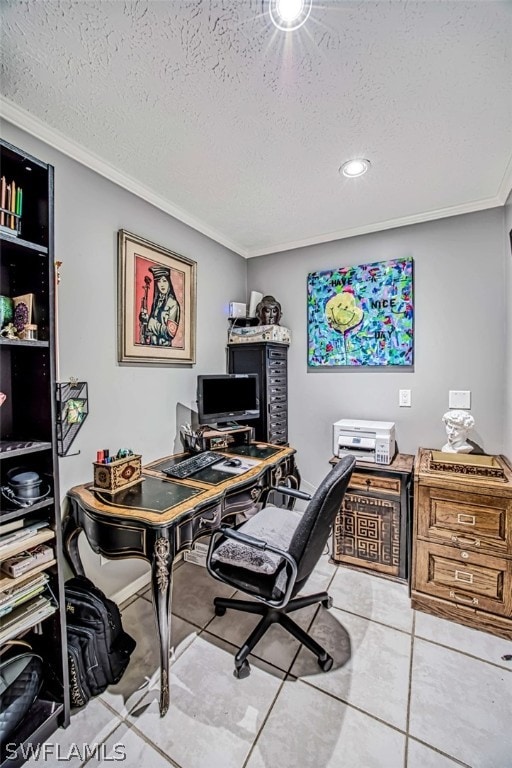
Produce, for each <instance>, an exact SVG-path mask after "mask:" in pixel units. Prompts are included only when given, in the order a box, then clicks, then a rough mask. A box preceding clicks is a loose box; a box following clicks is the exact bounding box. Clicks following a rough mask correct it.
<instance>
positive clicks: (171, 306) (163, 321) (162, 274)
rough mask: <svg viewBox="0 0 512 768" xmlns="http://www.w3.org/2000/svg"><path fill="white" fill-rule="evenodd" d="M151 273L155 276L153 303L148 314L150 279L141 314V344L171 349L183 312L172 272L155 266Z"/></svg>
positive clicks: (147, 283) (158, 265)
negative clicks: (172, 278) (181, 312)
mask: <svg viewBox="0 0 512 768" xmlns="http://www.w3.org/2000/svg"><path fill="white" fill-rule="evenodd" d="M149 272H151V274H152V275H153V301H152V304H151V309H150V310H149V312H148V307H147V293H148V289H149V283H150V282H151V281H150V279H149V277H148V278H147V279H146V291H145V297H144V300H143V301H142V306H141V309H140V313H139V324H140V326H139V327H140V338H139V343H141V344H152V345H154V346H159V347H170V346H171V345H172V340H173V339H174V337H175V336H176V333H177V331H178V326H179V322H180V311H181V310H180V305H179V302H178V299H177V298H176V294H175V292H174V288H173V284H172V280H171V270H170V269H169V267H165V266H163V265H160V264H155V265H154V266H152V267H149Z"/></svg>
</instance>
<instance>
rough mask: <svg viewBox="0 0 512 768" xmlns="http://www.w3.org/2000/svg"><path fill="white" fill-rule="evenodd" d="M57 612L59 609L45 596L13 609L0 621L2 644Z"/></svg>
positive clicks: (0, 639) (0, 640)
mask: <svg viewBox="0 0 512 768" xmlns="http://www.w3.org/2000/svg"><path fill="white" fill-rule="evenodd" d="M56 610H57V608H56V606H55V605H54V604H53V603H52V601H51V600H50V599H49V598H47V597H43V595H40V596H39V597H35V598H33V599H31V600H29V601H28V602H26V603H22V604H21V605H19V606H18V607H16V608H13V609H12V611H11V612H10V613H8V614H7V616H3V617H2V619H1V621H0V643H5V642H6V641H7V640H11V639H12V638H13V637H16V636H17V635H19V634H20V632H24V631H25V630H27V629H30V628H31V627H34V626H35V625H36V624H39V623H40V622H41V621H43V619H46V618H47V617H48V616H51V614H52V613H55V611H56Z"/></svg>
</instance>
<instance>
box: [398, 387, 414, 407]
mask: <svg viewBox="0 0 512 768" xmlns="http://www.w3.org/2000/svg"><path fill="white" fill-rule="evenodd" d="M398 405H399V406H400V408H410V407H411V390H410V389H399V390H398Z"/></svg>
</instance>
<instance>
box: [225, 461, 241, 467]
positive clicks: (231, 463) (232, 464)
mask: <svg viewBox="0 0 512 768" xmlns="http://www.w3.org/2000/svg"><path fill="white" fill-rule="evenodd" d="M224 464H227V466H228V467H240V466H241V464H242V462H241V460H240V459H226V461H225V462H224Z"/></svg>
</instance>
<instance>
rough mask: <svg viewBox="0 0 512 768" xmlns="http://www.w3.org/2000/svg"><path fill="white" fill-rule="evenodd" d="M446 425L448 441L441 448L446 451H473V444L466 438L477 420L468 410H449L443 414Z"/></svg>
mask: <svg viewBox="0 0 512 768" xmlns="http://www.w3.org/2000/svg"><path fill="white" fill-rule="evenodd" d="M443 421H444V423H445V425H446V435H447V437H448V442H447V443H446V444H445V445H443V447H442V448H441V450H442V451H443V452H444V453H471V451H472V450H473V446H472V445H470V444H469V443H468V442H467V441H466V438H467V436H468V432H469V430H470V429H473V427H474V426H475V420H474V418H473V416H472V415H471V414H470V413H468V411H456V410H454V411H447V412H446V413H445V414H444V416H443Z"/></svg>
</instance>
